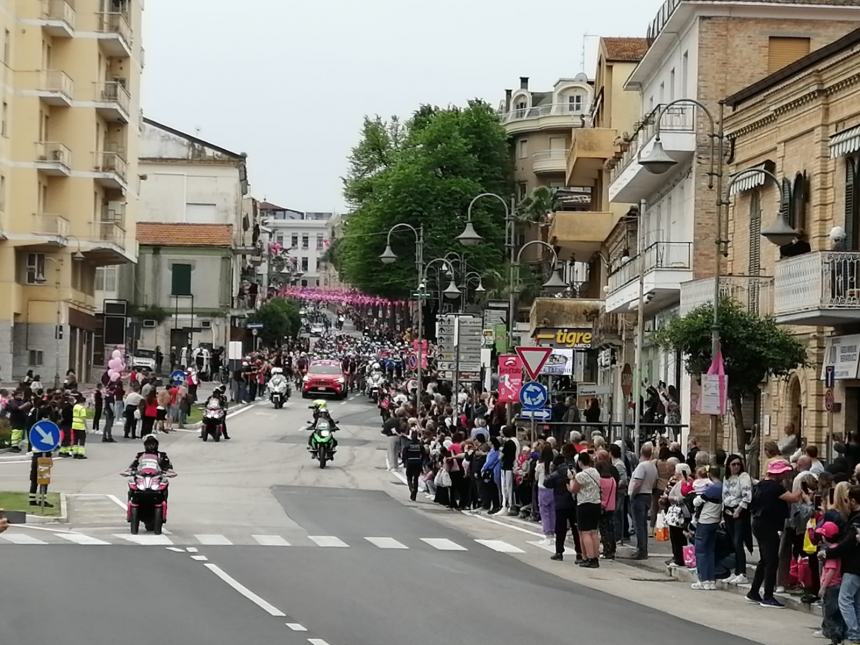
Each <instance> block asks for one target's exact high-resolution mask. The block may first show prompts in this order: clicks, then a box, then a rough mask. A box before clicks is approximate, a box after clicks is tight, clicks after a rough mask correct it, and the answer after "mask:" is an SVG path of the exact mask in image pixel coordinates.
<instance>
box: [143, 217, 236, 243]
mask: <svg viewBox="0 0 860 645" xmlns="http://www.w3.org/2000/svg"><path fill="white" fill-rule="evenodd" d="M137 241H138V243H140V244H144V245H147V246H226V247H229V246H232V244H233V226H232V225H231V224H163V223H161V222H138V223H137Z"/></svg>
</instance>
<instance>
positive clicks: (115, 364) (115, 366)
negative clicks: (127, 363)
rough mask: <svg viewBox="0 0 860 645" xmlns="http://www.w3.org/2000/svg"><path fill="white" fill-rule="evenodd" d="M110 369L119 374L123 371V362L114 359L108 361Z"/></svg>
mask: <svg viewBox="0 0 860 645" xmlns="http://www.w3.org/2000/svg"><path fill="white" fill-rule="evenodd" d="M108 367H109V368H110V369H112V370H113V371H115V372H119V371H120V370H121V369H122V361H121V360H120V359H118V358H112V359H110V360H109V361H108Z"/></svg>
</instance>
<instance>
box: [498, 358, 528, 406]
mask: <svg viewBox="0 0 860 645" xmlns="http://www.w3.org/2000/svg"><path fill="white" fill-rule="evenodd" d="M522 386H523V363H522V361H521V360H520V357H519V356H517V355H516V354H501V355H500V356H499V402H500V403H516V402H517V401H519V398H520V388H521V387H522Z"/></svg>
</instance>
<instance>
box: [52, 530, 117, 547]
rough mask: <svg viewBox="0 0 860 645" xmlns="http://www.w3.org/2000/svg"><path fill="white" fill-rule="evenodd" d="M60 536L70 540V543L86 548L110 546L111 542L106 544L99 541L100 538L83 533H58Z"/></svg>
mask: <svg viewBox="0 0 860 645" xmlns="http://www.w3.org/2000/svg"><path fill="white" fill-rule="evenodd" d="M58 535H59V536H60V537H61V538H63V539H65V540H68V541H69V542H74V543H75V544H83V545H85V546H95V545H102V544H110V542H105V541H104V540H99V539H98V538H94V537H91V536H89V535H84V534H83V533H58Z"/></svg>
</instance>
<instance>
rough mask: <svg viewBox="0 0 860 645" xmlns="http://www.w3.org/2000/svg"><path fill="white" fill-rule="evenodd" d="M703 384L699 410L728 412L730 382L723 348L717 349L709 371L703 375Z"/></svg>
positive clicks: (704, 411) (713, 412)
mask: <svg viewBox="0 0 860 645" xmlns="http://www.w3.org/2000/svg"><path fill="white" fill-rule="evenodd" d="M701 385H702V387H701V396H700V397H699V412H701V413H702V414H715V415H724V414H725V413H726V401H727V399H728V389H729V387H728V386H729V382H728V378H727V377H726V367H725V363H724V362H723V350H722V348H720V349H718V350H717V355H716V356H714V359H713V360H712V361H711V366H710V367H709V368H708V373H707V374H703V375H702V377H701Z"/></svg>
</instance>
